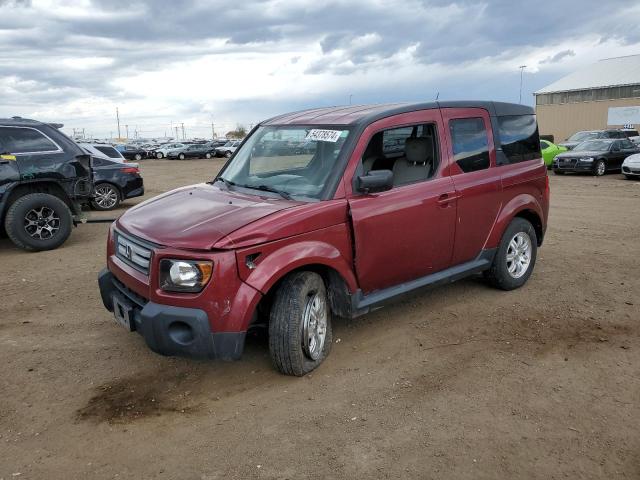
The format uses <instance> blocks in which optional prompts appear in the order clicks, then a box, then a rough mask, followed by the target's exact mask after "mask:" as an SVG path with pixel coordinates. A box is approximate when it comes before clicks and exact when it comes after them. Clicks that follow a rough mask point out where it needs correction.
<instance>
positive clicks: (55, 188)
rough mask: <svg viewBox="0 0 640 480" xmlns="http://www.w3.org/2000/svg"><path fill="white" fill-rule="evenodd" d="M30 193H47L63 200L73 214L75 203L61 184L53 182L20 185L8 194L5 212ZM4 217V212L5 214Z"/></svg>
mask: <svg viewBox="0 0 640 480" xmlns="http://www.w3.org/2000/svg"><path fill="white" fill-rule="evenodd" d="M30 193H46V194H49V195H53V196H54V197H57V198H59V199H60V200H62V201H63V202H64V203H65V204H66V205H67V207H69V208H70V209H71V211H72V212H73V211H74V210H75V209H74V206H73V202H72V201H71V199H70V198H69V195H67V192H65V190H64V188H62V186H61V185H60V184H59V183H56V182H52V181H34V182H28V183H20V184H18V185H16V186H15V187H13V188H12V189H11V190H10V191H9V192H7V194H6V195H7V200H6V202H5V203H4V208H5V211H6V210H7V209H9V207H11V205H12V204H13V203H14V202H15V201H16V200H17V199H19V198H20V197H23V196H25V195H29V194H30ZM3 217H4V212H3Z"/></svg>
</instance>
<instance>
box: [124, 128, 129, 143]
mask: <svg viewBox="0 0 640 480" xmlns="http://www.w3.org/2000/svg"><path fill="white" fill-rule="evenodd" d="M124 128H125V131H126V132H127V140H129V125H125V126H124Z"/></svg>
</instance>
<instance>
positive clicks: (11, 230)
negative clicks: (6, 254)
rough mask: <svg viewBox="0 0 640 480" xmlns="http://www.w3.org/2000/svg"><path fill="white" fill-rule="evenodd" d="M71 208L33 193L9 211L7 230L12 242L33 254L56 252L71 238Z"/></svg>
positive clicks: (54, 199)
mask: <svg viewBox="0 0 640 480" xmlns="http://www.w3.org/2000/svg"><path fill="white" fill-rule="evenodd" d="M72 224H73V218H72V216H71V210H69V207H68V206H67V205H66V204H65V203H64V202H63V201H62V200H60V199H59V198H58V197H55V196H53V195H49V194H48V193H30V194H29V195H25V196H24V197H21V198H19V199H18V200H16V201H15V202H14V203H13V204H12V205H11V206H10V207H9V210H8V211H7V216H6V218H5V222H4V226H5V230H6V231H7V235H8V236H9V238H10V239H11V241H12V242H13V243H14V244H15V245H16V246H17V247H19V248H22V249H24V250H30V251H41V250H53V249H54V248H58V247H59V246H60V245H62V244H63V243H64V242H65V240H67V238H69V235H70V234H71V226H72Z"/></svg>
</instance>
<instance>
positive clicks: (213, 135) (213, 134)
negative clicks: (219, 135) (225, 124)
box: [211, 122, 216, 140]
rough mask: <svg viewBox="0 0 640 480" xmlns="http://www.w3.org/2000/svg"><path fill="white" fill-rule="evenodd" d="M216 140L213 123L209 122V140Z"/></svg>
mask: <svg viewBox="0 0 640 480" xmlns="http://www.w3.org/2000/svg"><path fill="white" fill-rule="evenodd" d="M215 139H216V130H215V128H213V122H211V140H215Z"/></svg>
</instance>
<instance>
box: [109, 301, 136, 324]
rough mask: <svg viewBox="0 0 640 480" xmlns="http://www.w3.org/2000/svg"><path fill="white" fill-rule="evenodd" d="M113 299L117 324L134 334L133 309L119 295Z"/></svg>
mask: <svg viewBox="0 0 640 480" xmlns="http://www.w3.org/2000/svg"><path fill="white" fill-rule="evenodd" d="M112 299H113V317H114V318H115V320H116V323H118V324H119V325H121V326H123V327H124V328H126V329H127V330H129V331H130V332H133V330H134V328H133V307H132V306H131V304H130V303H129V302H127V301H126V300H124V299H122V298H121V297H120V296H119V295H116V294H114V295H113V297H112Z"/></svg>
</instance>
